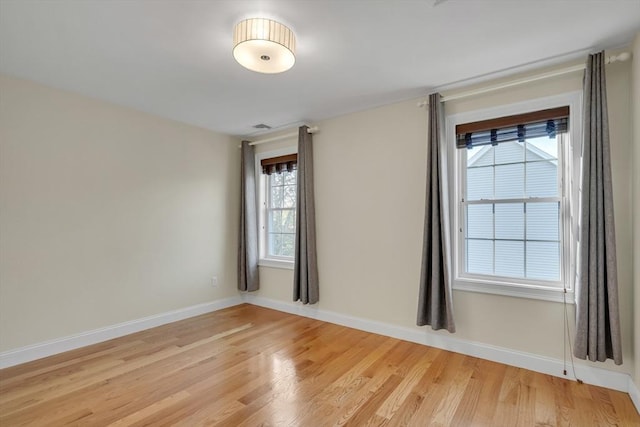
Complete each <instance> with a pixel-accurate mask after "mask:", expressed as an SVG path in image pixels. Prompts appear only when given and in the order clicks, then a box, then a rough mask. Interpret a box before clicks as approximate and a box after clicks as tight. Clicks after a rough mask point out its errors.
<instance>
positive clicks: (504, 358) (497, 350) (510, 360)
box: [242, 294, 640, 411]
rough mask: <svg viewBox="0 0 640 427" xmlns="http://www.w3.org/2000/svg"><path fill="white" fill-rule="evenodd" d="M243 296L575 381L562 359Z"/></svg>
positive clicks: (612, 376) (595, 376)
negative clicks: (566, 371) (564, 371)
mask: <svg viewBox="0 0 640 427" xmlns="http://www.w3.org/2000/svg"><path fill="white" fill-rule="evenodd" d="M242 299H243V301H244V302H247V303H249V304H254V305H258V306H261V307H266V308H272V309H274V310H278V311H284V312H286V313H291V314H297V315H299V316H304V317H310V318H312V319H318V320H322V321H325V322H329V323H335V324H338V325H342V326H347V327H350V328H354V329H360V330H362V331H367V332H372V333H375V334H380V335H385V336H389V337H393V338H398V339H402V340H405V341H411V342H415V343H418V344H424V345H428V346H431V347H437V348H441V349H444V350H449V351H453V352H456V353H462V354H466V355H469V356H474V357H478V358H480V359H487V360H491V361H494V362H499V363H504V364H506V365H511V366H516V367H518V368H524V369H529V370H531V371H535V372H541V373H543V374H548V375H553V376H556V377H560V378H567V379H571V380H575V378H574V377H573V374H572V373H568V375H566V376H565V375H563V369H564V365H563V363H562V361H561V360H558V359H553V358H549V357H543V356H538V355H536V354H531V353H525V352H520V351H515V350H510V349H507V348H504V347H496V346H492V345H488V344H483V343H479V342H473V341H467V340H461V339H459V338H455V337H452V336H446V335H441V334H435V333H431V332H429V331H428V330H426V329H425V330H418V329H411V328H407V327H403V326H396V325H390V324H388V323H382V322H377V321H375V320H368V319H362V318H358V317H353V316H348V315H344V314H340V313H335V312H331V311H327V310H321V309H318V308H317V307H315V306H308V305H301V304H296V303H293V302H291V303H289V302H283V301H277V300H272V299H269V298H264V297H261V296H256V295H252V294H243V295H242ZM576 374H577V375H578V378H580V379H581V380H582V381H584V382H585V383H587V384H593V385H598V386H601V387H606V388H610V389H613V390H619V391H624V392H628V393H631V391H630V389H629V387H630V386H629V384H630V383H632V382H631V377H630V376H629V375H627V374H626V373H623V372H615V371H610V370H607V369H602V368H595V367H591V366H586V365H576ZM636 397H637V389H636ZM632 399H633V397H632ZM635 402H636V401H634V403H635ZM636 408H639V406H638V403H636ZM639 411H640V409H639Z"/></svg>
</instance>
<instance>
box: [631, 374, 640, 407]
mask: <svg viewBox="0 0 640 427" xmlns="http://www.w3.org/2000/svg"><path fill="white" fill-rule="evenodd" d="M629 397H631V401H632V402H633V404H634V405H636V411H638V413H640V390H639V389H638V384H636V383H634V382H633V380H632V379H631V377H629Z"/></svg>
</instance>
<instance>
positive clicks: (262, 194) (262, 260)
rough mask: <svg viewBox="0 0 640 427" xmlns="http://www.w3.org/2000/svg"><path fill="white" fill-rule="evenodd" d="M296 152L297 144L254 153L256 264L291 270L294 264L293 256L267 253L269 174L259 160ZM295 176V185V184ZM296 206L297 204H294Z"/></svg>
mask: <svg viewBox="0 0 640 427" xmlns="http://www.w3.org/2000/svg"><path fill="white" fill-rule="evenodd" d="M297 152H298V149H297V146H293V147H285V148H281V149H277V150H269V151H264V152H259V153H256V169H255V170H256V188H257V191H256V197H257V199H258V200H257V202H258V211H259V212H258V231H259V232H258V251H259V252H258V253H259V255H258V265H259V266H261V267H273V268H282V269H286V270H293V269H294V266H295V258H294V257H280V256H273V255H268V253H267V244H268V243H267V242H268V239H269V236H268V234H269V231H268V229H267V224H268V214H269V212H268V209H267V203H268V193H269V175H266V174H264V173H262V165H261V161H262V160H263V159H268V158H271V157H279V156H286V155H289V154H296V153H297ZM297 184H298V183H297V177H296V185H297ZM297 202H298V201H297V200H296V204H297ZM296 208H297V206H296Z"/></svg>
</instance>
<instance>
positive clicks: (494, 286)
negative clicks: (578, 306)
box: [453, 278, 575, 304]
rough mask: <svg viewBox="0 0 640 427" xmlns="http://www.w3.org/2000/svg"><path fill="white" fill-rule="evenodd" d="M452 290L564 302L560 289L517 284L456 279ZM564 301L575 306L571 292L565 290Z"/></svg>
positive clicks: (562, 291)
mask: <svg viewBox="0 0 640 427" xmlns="http://www.w3.org/2000/svg"><path fill="white" fill-rule="evenodd" d="M453 289H454V290H457V291H467V292H479V293H483V294H493V295H503V296H508V297H517V298H528V299H537V300H543V301H553V302H563V301H564V297H563V296H564V290H563V289H562V288H558V289H556V288H547V287H542V286H533V285H517V284H513V285H510V284H506V283H492V282H485V281H480V280H473V279H467V278H458V279H456V280H455V281H454V284H453ZM566 300H567V304H575V296H574V293H573V291H572V290H567V294H566Z"/></svg>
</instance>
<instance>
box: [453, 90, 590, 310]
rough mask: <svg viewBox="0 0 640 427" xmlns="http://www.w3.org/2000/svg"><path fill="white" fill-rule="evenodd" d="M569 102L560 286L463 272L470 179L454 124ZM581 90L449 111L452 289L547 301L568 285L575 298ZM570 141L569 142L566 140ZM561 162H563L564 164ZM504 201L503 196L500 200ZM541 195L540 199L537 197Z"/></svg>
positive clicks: (562, 155)
mask: <svg viewBox="0 0 640 427" xmlns="http://www.w3.org/2000/svg"><path fill="white" fill-rule="evenodd" d="M564 105H569V109H570V111H569V129H568V132H567V133H568V135H569V136H568V137H567V136H566V135H562V137H561V138H562V139H564V142H565V143H564V144H561V147H558V166H561V167H562V173H561V176H559V183H558V185H559V188H560V190H561V193H560V200H561V203H560V209H561V211H560V218H561V220H560V230H559V232H560V233H561V236H560V237H561V248H560V253H561V259H560V262H561V266H560V271H561V277H560V281H559V282H556V284H557V286H549V285H548V283H549V282H548V281H542V280H533V279H518V278H507V277H503V276H494V275H481V274H469V273H466V272H465V268H464V263H465V261H466V259H465V253H464V251H465V228H464V224H465V220H466V213H465V205H466V204H465V203H464V202H462V196H463V194H464V188H463V185H464V184H465V183H466V151H467V150H466V149H464V148H462V149H458V148H456V130H455V129H456V125H459V124H463V123H470V122H476V121H481V120H488V119H493V118H500V117H506V116H511V115H516V114H523V113H527V112H532V111H538V110H544V109H548V108H555V107H561V106H564ZM581 116H582V92H581V91H575V92H567V93H563V94H560V95H556V96H550V97H545V98H538V99H532V100H529V101H523V102H518V103H514V104H509V105H503V106H499V107H494V108H485V109H480V110H474V111H469V112H463V113H457V114H452V115H448V116H447V118H446V137H445V140H444V143H445V144H446V147H445V148H444V151H445V152H446V154H447V159H446V160H445V161H446V165H447V166H448V168H447V169H445V170H448V171H449V174H448V176H449V182H450V183H452V185H451V187H450V188H451V189H452V191H450V192H449V198H450V199H449V201H450V206H451V209H450V215H449V217H450V230H451V236H452V238H451V246H452V248H451V249H452V250H451V253H452V255H453V256H452V258H453V259H452V276H453V284H452V285H453V289H457V290H463V291H471V292H481V293H489V294H497V295H505V296H512V297H523V298H533V299H541V300H549V301H563V299H564V295H563V294H564V292H565V287H566V292H567V301H568V302H571V303H573V302H574V298H575V295H574V281H575V265H576V264H575V262H576V260H575V258H576V249H577V238H578V237H577V236H578V233H577V231H578V229H577V224H576V223H577V212H578V198H577V196H578V185H579V169H580V167H579V165H580V163H579V162H580V141H581V128H582V118H581ZM567 140H568V141H567ZM561 162H562V163H561ZM500 200H502V199H500ZM538 200H540V199H537V200H536V201H538Z"/></svg>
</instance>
